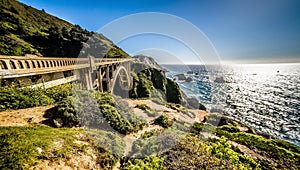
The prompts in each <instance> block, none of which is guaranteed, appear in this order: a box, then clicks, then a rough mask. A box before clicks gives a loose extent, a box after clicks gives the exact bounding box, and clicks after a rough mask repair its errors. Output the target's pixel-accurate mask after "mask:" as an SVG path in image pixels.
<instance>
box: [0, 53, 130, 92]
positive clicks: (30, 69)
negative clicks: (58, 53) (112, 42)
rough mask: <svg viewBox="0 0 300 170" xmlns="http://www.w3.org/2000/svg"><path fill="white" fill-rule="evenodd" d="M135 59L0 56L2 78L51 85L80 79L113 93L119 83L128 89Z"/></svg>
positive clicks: (39, 85) (25, 84)
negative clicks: (132, 63)
mask: <svg viewBox="0 0 300 170" xmlns="http://www.w3.org/2000/svg"><path fill="white" fill-rule="evenodd" d="M131 61H132V59H121V58H94V57H89V58H58V57H37V56H34V55H27V56H1V55H0V79H2V80H3V79H4V80H6V81H9V82H13V81H14V82H18V83H19V84H20V85H21V86H29V87H41V88H50V87H53V86H57V85H60V84H64V83H68V82H79V83H80V84H81V85H82V87H83V88H85V89H87V90H91V89H94V88H95V87H96V88H98V90H99V91H109V92H113V91H114V87H115V86H116V85H118V86H120V87H122V88H125V89H129V88H130V87H131V85H132V78H131V76H130V69H131Z"/></svg>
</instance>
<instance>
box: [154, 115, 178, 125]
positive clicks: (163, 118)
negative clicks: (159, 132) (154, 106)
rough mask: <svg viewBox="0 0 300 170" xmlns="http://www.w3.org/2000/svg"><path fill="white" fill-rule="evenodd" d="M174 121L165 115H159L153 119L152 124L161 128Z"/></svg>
mask: <svg viewBox="0 0 300 170" xmlns="http://www.w3.org/2000/svg"><path fill="white" fill-rule="evenodd" d="M173 123H174V119H172V120H169V118H168V117H167V116H165V115H160V116H159V117H158V118H156V119H155V120H154V124H156V125H159V126H161V127H163V128H168V127H171V126H172V125H173Z"/></svg>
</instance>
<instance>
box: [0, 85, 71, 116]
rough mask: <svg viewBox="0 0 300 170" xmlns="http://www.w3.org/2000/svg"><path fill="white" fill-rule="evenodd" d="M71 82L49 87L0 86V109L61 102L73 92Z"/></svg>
mask: <svg viewBox="0 0 300 170" xmlns="http://www.w3.org/2000/svg"><path fill="white" fill-rule="evenodd" d="M71 88H72V86H71V84H63V85H59V86H56V87H53V88H49V89H46V90H44V89H40V88H37V89H32V88H19V87H15V86H10V87H0V111H3V110H8V109H24V108H29V107H36V106H43V105H49V104H53V103H55V102H59V101H61V100H62V99H64V98H66V97H67V96H69V95H70V94H71Z"/></svg>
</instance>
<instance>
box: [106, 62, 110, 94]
mask: <svg viewBox="0 0 300 170" xmlns="http://www.w3.org/2000/svg"><path fill="white" fill-rule="evenodd" d="M109 71H110V70H109V65H108V66H107V67H106V73H105V74H106V87H107V91H108V92H110V91H111V89H110V76H109V74H110V72H109Z"/></svg>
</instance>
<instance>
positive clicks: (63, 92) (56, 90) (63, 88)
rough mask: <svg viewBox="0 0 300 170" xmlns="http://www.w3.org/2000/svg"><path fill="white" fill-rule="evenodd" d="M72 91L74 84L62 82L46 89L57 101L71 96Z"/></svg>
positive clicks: (47, 93) (48, 94)
mask: <svg viewBox="0 0 300 170" xmlns="http://www.w3.org/2000/svg"><path fill="white" fill-rule="evenodd" d="M71 92H72V84H70V83H67V84H62V85H58V86H55V87H52V88H49V89H46V95H47V96H49V97H50V98H52V99H54V100H55V101H56V102H58V101H61V100H62V99H64V98H66V97H67V96H70V95H71Z"/></svg>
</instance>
